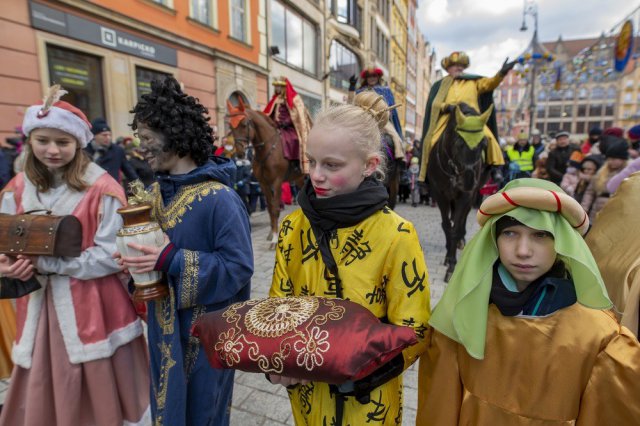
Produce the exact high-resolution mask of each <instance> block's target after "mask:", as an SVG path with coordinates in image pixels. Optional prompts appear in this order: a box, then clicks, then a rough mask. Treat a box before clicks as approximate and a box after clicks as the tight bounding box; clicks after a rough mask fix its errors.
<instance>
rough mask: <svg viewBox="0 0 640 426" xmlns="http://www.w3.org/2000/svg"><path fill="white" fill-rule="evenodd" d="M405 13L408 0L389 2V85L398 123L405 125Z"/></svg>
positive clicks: (403, 126) (406, 12)
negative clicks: (396, 106) (396, 104)
mask: <svg viewBox="0 0 640 426" xmlns="http://www.w3.org/2000/svg"><path fill="white" fill-rule="evenodd" d="M407 14H408V0H393V1H392V3H391V57H390V58H389V60H390V62H391V64H390V66H389V87H390V88H391V92H393V97H394V98H395V100H396V103H399V104H401V105H400V106H399V107H398V109H397V111H398V117H399V118H400V124H401V125H402V128H403V129H404V128H405V127H406V109H407V106H406V104H407V102H406V95H407V31H408V30H407Z"/></svg>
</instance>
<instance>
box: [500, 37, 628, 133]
mask: <svg viewBox="0 0 640 426" xmlns="http://www.w3.org/2000/svg"><path fill="white" fill-rule="evenodd" d="M542 45H543V46H544V47H545V48H546V49H547V50H548V51H549V52H550V53H551V54H553V56H554V61H553V62H552V63H550V64H548V65H545V66H542V67H541V68H540V69H539V70H538V73H537V78H536V81H535V90H534V91H533V92H534V94H535V99H534V100H533V103H532V102H531V98H530V93H531V86H530V83H529V82H527V78H521V77H519V76H518V75H517V74H516V73H510V74H509V76H508V77H507V78H505V80H504V81H503V82H502V84H501V85H500V87H499V89H498V90H497V91H496V92H497V93H496V106H497V107H498V112H499V114H498V126H499V127H501V129H500V132H501V134H502V135H507V134H510V135H512V136H513V135H515V134H517V133H518V132H519V131H520V130H525V131H526V130H527V129H528V128H529V124H528V122H529V111H530V106H531V105H532V104H533V108H534V114H533V127H535V128H537V129H538V130H540V132H542V133H543V134H546V135H549V136H553V135H554V134H555V133H557V132H559V131H561V130H564V131H568V132H570V133H571V134H572V135H574V137H575V138H576V139H581V138H584V137H586V135H587V134H588V132H589V130H590V129H592V128H594V127H599V128H601V129H605V128H608V127H612V126H614V125H615V126H619V127H624V128H628V127H630V126H632V125H634V124H636V123H637V122H638V121H640V71H638V70H637V66H636V63H637V60H636V59H632V60H631V61H630V62H629V64H628V65H627V68H626V69H625V71H624V72H622V73H617V72H615V71H614V70H613V64H612V61H613V60H612V58H613V49H614V45H615V41H614V39H613V38H612V37H605V36H604V35H601V36H600V37H597V38H588V39H578V40H563V39H562V37H559V38H558V40H556V41H555V42H546V43H542ZM525 77H526V76H525Z"/></svg>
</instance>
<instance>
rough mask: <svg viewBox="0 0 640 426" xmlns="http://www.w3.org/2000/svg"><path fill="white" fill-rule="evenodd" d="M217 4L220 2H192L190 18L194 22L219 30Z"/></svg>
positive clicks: (191, 0) (205, 0) (208, 0)
mask: <svg viewBox="0 0 640 426" xmlns="http://www.w3.org/2000/svg"><path fill="white" fill-rule="evenodd" d="M217 3H218V2H217V1H216V0H190V1H189V16H190V17H191V19H193V20H194V21H198V22H200V23H201V24H204V25H207V26H209V27H212V28H217V27H218V19H217V18H218V17H217V15H216V11H217V10H218V7H217Z"/></svg>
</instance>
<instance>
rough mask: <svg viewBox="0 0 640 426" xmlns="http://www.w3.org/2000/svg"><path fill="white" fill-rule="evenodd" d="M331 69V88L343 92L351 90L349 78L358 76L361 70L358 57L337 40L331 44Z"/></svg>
mask: <svg viewBox="0 0 640 426" xmlns="http://www.w3.org/2000/svg"><path fill="white" fill-rule="evenodd" d="M329 67H330V68H329V72H330V74H331V86H332V87H335V88H337V89H342V90H348V89H349V77H351V76H352V75H354V74H355V75H358V73H359V72H360V69H361V66H360V60H359V59H358V56H357V55H356V54H355V53H354V52H353V51H352V50H350V49H349V48H347V47H346V46H344V45H343V44H342V43H340V42H338V41H336V40H333V41H332V42H331V51H330V53H329Z"/></svg>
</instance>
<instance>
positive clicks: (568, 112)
mask: <svg viewBox="0 0 640 426" xmlns="http://www.w3.org/2000/svg"><path fill="white" fill-rule="evenodd" d="M562 116H563V117H569V118H570V117H573V105H565V106H564V108H563V110H562Z"/></svg>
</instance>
